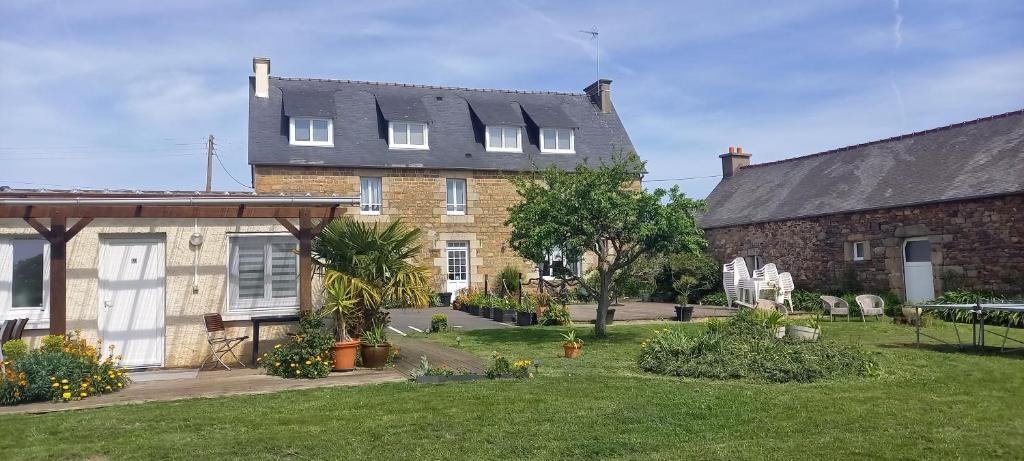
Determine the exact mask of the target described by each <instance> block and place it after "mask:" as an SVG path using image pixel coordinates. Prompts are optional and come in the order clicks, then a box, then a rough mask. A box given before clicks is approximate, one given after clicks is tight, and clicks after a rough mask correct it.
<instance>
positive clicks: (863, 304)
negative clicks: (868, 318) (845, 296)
mask: <svg viewBox="0 0 1024 461" xmlns="http://www.w3.org/2000/svg"><path fill="white" fill-rule="evenodd" d="M857 305H858V306H860V320H861V321H862V322H863V321H865V320H864V316H865V315H874V316H875V319H877V320H882V316H883V315H885V300H883V299H882V298H880V297H878V296H875V295H860V296H857Z"/></svg>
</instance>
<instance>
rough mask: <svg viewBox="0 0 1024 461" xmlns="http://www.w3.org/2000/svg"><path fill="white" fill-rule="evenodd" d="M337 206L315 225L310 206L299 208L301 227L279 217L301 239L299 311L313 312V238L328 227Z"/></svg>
mask: <svg viewBox="0 0 1024 461" xmlns="http://www.w3.org/2000/svg"><path fill="white" fill-rule="evenodd" d="M336 211H337V208H331V210H330V212H329V213H328V215H327V216H326V217H324V218H323V219H321V220H320V223H319V224H317V225H316V226H315V227H314V226H313V219H312V217H311V216H310V212H309V209H308V208H303V209H300V210H299V227H297V228H296V227H295V225H294V224H292V223H291V221H289V220H288V219H286V218H277V222H279V223H281V225H282V226H284V228H285V229H288V232H290V233H291V234H292V235H294V236H295V238H296V239H298V240H299V311H301V312H311V311H312V310H313V238H314V237H316V236H317V235H320V232H322V231H323V230H324V227H327V224H328V223H330V222H331V220H333V219H334V214H335V212H336Z"/></svg>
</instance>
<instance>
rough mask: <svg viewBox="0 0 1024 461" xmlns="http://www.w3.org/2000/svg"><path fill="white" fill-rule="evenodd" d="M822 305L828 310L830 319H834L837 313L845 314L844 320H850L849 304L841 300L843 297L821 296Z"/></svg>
mask: <svg viewBox="0 0 1024 461" xmlns="http://www.w3.org/2000/svg"><path fill="white" fill-rule="evenodd" d="M821 302H822V305H823V306H824V308H825V311H826V312H828V317H829V319H831V320H832V321H835V320H836V316H837V315H845V316H846V321H847V322H849V321H850V304H848V303H847V302H846V301H844V300H843V298H837V297H835V296H822V297H821Z"/></svg>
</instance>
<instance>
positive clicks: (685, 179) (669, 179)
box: [644, 174, 722, 182]
mask: <svg viewBox="0 0 1024 461" xmlns="http://www.w3.org/2000/svg"><path fill="white" fill-rule="evenodd" d="M720 177H722V175H720V174H713V175H709V176H691V177H689V178H664V179H644V182H661V181H689V180H691V179H708V178H720Z"/></svg>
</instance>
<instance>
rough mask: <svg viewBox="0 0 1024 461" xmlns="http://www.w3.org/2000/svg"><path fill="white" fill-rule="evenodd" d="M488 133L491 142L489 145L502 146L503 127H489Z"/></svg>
mask: <svg viewBox="0 0 1024 461" xmlns="http://www.w3.org/2000/svg"><path fill="white" fill-rule="evenodd" d="M487 135H488V136H490V138H491V140H490V144H488V147H496V148H501V128H500V127H493V126H491V127H487Z"/></svg>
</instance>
